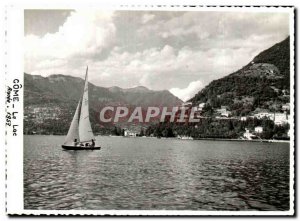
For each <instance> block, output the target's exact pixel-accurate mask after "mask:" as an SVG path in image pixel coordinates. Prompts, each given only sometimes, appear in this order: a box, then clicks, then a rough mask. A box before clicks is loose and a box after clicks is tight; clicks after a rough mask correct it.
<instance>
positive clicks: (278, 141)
mask: <svg viewBox="0 0 300 221" xmlns="http://www.w3.org/2000/svg"><path fill="white" fill-rule="evenodd" d="M24 135H27V136H37V135H40V136H66V135H62V134H56V135H53V134H23V136H24ZM96 136H100V137H119V138H152V139H154V138H156V139H176V140H185V141H186V140H209V141H234V142H241V141H242V142H259V143H290V141H291V140H267V139H262V140H258V139H255V140H246V139H227V138H193V139H178V138H177V137H161V138H157V137H138V136H137V137H125V136H116V135H96Z"/></svg>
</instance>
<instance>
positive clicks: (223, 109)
mask: <svg viewBox="0 0 300 221" xmlns="http://www.w3.org/2000/svg"><path fill="white" fill-rule="evenodd" d="M216 112H217V113H218V114H220V115H221V116H223V117H229V116H230V115H231V111H228V110H227V107H226V106H221V108H219V109H216Z"/></svg>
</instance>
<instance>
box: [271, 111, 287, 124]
mask: <svg viewBox="0 0 300 221" xmlns="http://www.w3.org/2000/svg"><path fill="white" fill-rule="evenodd" d="M274 123H275V124H276V125H284V124H288V123H289V115H288V114H286V113H275V114H274Z"/></svg>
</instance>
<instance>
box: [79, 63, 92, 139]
mask: <svg viewBox="0 0 300 221" xmlns="http://www.w3.org/2000/svg"><path fill="white" fill-rule="evenodd" d="M88 84H89V82H88V66H87V67H86V74H85V83H84V90H83V95H82V104H81V113H80V119H79V139H80V142H89V141H91V140H92V139H95V138H94V134H93V131H92V127H91V122H90V116H89V94H88V93H89V88H88Z"/></svg>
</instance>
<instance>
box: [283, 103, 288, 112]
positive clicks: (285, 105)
mask: <svg viewBox="0 0 300 221" xmlns="http://www.w3.org/2000/svg"><path fill="white" fill-rule="evenodd" d="M281 109H282V110H283V111H288V110H290V104H289V103H286V104H283V105H282V107H281Z"/></svg>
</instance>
